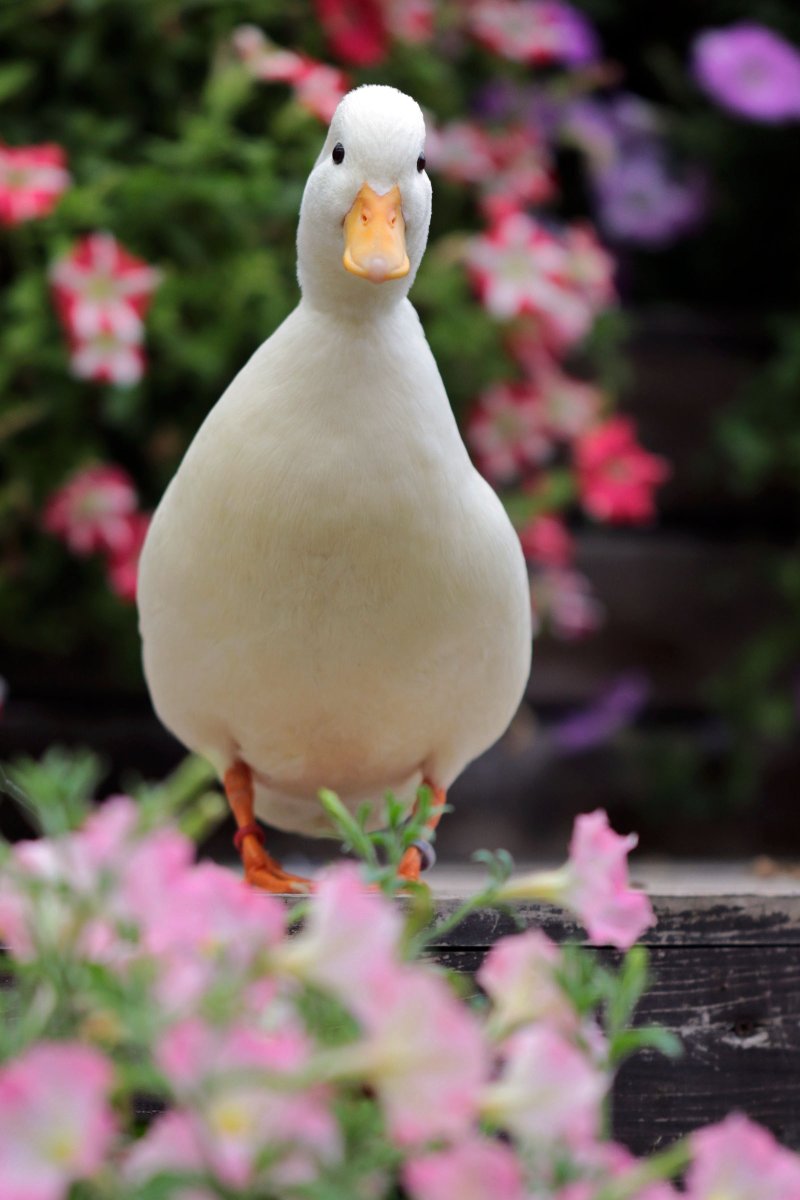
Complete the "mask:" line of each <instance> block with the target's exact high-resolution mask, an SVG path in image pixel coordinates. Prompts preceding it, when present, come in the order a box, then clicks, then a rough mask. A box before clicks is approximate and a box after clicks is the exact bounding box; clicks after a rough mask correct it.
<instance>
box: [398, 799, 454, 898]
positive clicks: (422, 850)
mask: <svg viewBox="0 0 800 1200" xmlns="http://www.w3.org/2000/svg"><path fill="white" fill-rule="evenodd" d="M424 786H425V787H429V788H430V789H431V791H432V792H433V804H434V808H433V812H432V813H431V815H430V817H429V818H428V820H427V821H426V822H425V828H426V829H429V830H430V831H431V833H432V832H433V831H434V829H435V828H436V826H437V825H438V824H439V822H440V821H441V819H442V810H443V807H444V803H445V801H446V799H447V793H446V792H445V790H444V788H437V787H434V786H433V784H431V783H428V781H427V779H426V780H425V781H424ZM416 808H417V805H416V804H415V805H414V811H415V812H416ZM435 862H436V853H435V851H434V849H433V846H432V845H431V844H430V842H428V841H425V840H423V839H420V841H418V842H415V843H414V844H413V845H411V846H409V847H408V849H407V850H406V852H405V854H404V855H403V857H402V858H401V859H400V865H399V866H398V868H397V876H398V878H399V879H405V880H407V882H409V883H419V877H420V873H421V872H422V871H427V870H428V868H429V867H432V866H433V864H434V863H435Z"/></svg>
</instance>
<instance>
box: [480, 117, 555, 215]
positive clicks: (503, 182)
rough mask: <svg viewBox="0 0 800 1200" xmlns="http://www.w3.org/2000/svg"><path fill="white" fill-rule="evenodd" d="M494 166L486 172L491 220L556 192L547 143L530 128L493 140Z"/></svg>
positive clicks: (484, 193) (485, 199)
mask: <svg viewBox="0 0 800 1200" xmlns="http://www.w3.org/2000/svg"><path fill="white" fill-rule="evenodd" d="M491 153H492V158H493V160H494V161H493V164H492V169H491V170H490V171H488V172H486V174H485V175H484V176H483V179H482V187H481V208H482V209H483V211H484V212H485V213H486V215H487V217H488V218H489V219H490V220H491V221H501V220H502V219H503V218H504V217H506V216H509V215H511V214H512V213H515V212H518V211H519V210H520V209H521V208H525V207H526V206H527V205H529V204H543V203H545V202H546V201H547V200H551V199H552V198H553V196H554V195H555V191H556V185H555V177H554V174H553V165H552V162H551V157H550V152H549V149H548V147H547V144H546V143H545V142H544V141H543V140H542V139H540V138H536V137H535V136H534V134H533V132H532V131H531V129H530V128H527V127H523V126H518V127H516V128H509V129H506V130H504V131H503V132H502V133H498V134H496V135H495V136H494V137H493V138H492V140H491Z"/></svg>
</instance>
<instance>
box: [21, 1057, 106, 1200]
mask: <svg viewBox="0 0 800 1200" xmlns="http://www.w3.org/2000/svg"><path fill="white" fill-rule="evenodd" d="M111 1082H112V1076H111V1067H110V1064H109V1063H108V1062H107V1060H106V1059H105V1058H104V1057H103V1056H102V1055H101V1054H100V1053H99V1052H98V1051H96V1050H93V1049H91V1048H89V1047H88V1046H81V1045H79V1044H78V1043H75V1042H39V1043H37V1044H36V1045H35V1046H32V1047H30V1048H29V1049H27V1050H24V1051H23V1052H22V1054H21V1055H19V1057H18V1058H15V1059H12V1061H11V1062H8V1063H6V1064H5V1065H4V1066H2V1067H0V1163H2V1194H3V1200H66V1196H67V1193H68V1191H69V1190H70V1185H71V1184H72V1183H73V1182H74V1181H75V1180H77V1179H82V1178H85V1177H86V1176H89V1175H92V1174H94V1172H95V1171H97V1170H98V1168H99V1167H100V1166H101V1165H102V1163H103V1162H104V1160H105V1156H106V1154H107V1153H108V1150H109V1148H110V1146H111V1142H112V1140H113V1138H114V1134H115V1123H114V1118H113V1116H112V1113H111V1110H110V1108H109V1105H108V1101H107V1099H106V1097H107V1095H108V1092H109V1090H110V1088H111Z"/></svg>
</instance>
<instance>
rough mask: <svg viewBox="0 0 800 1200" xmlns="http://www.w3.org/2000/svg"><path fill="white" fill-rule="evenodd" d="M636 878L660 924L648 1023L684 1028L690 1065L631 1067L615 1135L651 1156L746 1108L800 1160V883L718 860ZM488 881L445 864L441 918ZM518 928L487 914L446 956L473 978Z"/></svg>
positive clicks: (550, 915) (646, 871)
mask: <svg viewBox="0 0 800 1200" xmlns="http://www.w3.org/2000/svg"><path fill="white" fill-rule="evenodd" d="M520 869H523V868H522V867H520ZM633 874H634V878H635V879H636V881H637V882H640V883H642V884H644V885H646V886H647V889H648V892H649V893H650V896H651V899H652V901H653V906H654V908H655V911H656V915H657V917H658V924H657V925H656V926H655V927H654V928H653V929H651V930H649V931H648V932H647V933H646V934H645V936H644V937H643V939H642V941H643V943H644V944H645V945H646V946H647V947H648V949H649V951H650V963H651V971H652V984H651V987H650V989H649V991H648V994H647V996H646V997H645V999H644V1000H643V1002H642V1004H641V1005H640V1008H639V1011H638V1014H637V1019H638V1020H639V1021H641V1022H642V1023H647V1024H650V1023H653V1022H657V1023H658V1024H661V1025H664V1026H666V1027H667V1028H668V1029H670V1030H672V1031H673V1032H674V1033H675V1034H677V1035H678V1037H679V1038H680V1039H681V1041H682V1043H683V1046H684V1054H683V1056H682V1057H681V1058H680V1059H677V1060H670V1059H666V1058H664V1057H662V1056H661V1055H658V1054H655V1053H650V1052H643V1053H641V1054H639V1055H637V1056H636V1057H635V1058H634V1059H632V1060H630V1061H629V1062H628V1063H627V1064H626V1065H625V1066H624V1067H623V1069H622V1071H621V1072H620V1075H619V1078H618V1081H617V1085H616V1088H615V1095H614V1131H615V1134H616V1136H617V1137H618V1138H619V1139H620V1140H621V1141H623V1142H625V1143H626V1144H627V1145H628V1146H629V1147H630V1148H631V1149H632V1150H634V1151H635V1152H637V1153H645V1152H647V1151H650V1150H652V1149H655V1148H657V1147H660V1146H663V1145H665V1144H668V1143H669V1142H671V1141H673V1140H674V1139H675V1138H677V1137H679V1136H680V1135H682V1134H685V1133H688V1132H690V1131H691V1130H692V1129H695V1128H697V1127H698V1126H699V1125H703V1124H705V1123H707V1122H710V1121H716V1120H719V1119H721V1118H722V1117H723V1116H725V1114H726V1113H728V1112H730V1111H731V1110H732V1109H738V1110H740V1111H741V1112H744V1113H746V1114H747V1115H748V1116H750V1117H751V1118H752V1119H753V1120H756V1121H760V1122H761V1123H762V1124H764V1125H766V1126H767V1127H768V1128H769V1129H771V1130H772V1131H773V1132H774V1133H775V1135H776V1137H777V1138H778V1139H779V1141H781V1142H782V1143H783V1144H784V1145H786V1146H790V1147H792V1148H793V1149H795V1150H800V879H797V878H795V877H793V876H791V875H789V874H781V873H776V874H775V875H772V876H770V877H767V878H764V877H760V876H759V875H757V874H756V873H755V872H754V871H753V868H752V865H750V864H732V865H724V866H723V865H717V864H712V863H708V862H697V863H686V862H684V863H680V864H675V865H673V864H666V863H665V864H659V863H655V862H652V863H645V862H641V863H637V864H636V865H635V868H634V872H633ZM478 878H479V877H478V876H477V874H476V873H475V872H474V871H473V870H472V869H469V868H467V869H458V868H451V867H447V866H446V865H443V866H441V867H438V868H437V869H436V870H435V871H434V872H433V874H432V876H431V885H432V889H433V891H434V894H435V897H436V906H437V910H438V913H439V914H440V915H441V916H444V915H445V914H447V913H448V912H452V911H453V909H454V907H455V906H456V905H457V904H458V903H459V902H460V900H461V899H463V897H464V896H465V895H467V894H469V892H470V891H473V890H474V889H475V885H476V882H477V880H478ZM517 915H518V916H519V917H520V918H521V919H522V921H523V922H524V924H525V925H526V926H538V927H539V928H541V929H543V930H544V931H545V932H546V933H548V934H549V935H550V936H551V937H553V938H555V939H556V940H564V939H572V940H582V936H583V935H582V932H581V930H579V929H578V927H577V926H575V925H573V924H571V923H570V922H568V921H565V920H564V919H563V918H562V916H561V914H560V913H558V912H557V911H556V910H554V909H552V908H550V907H549V906H547V905H543V904H522V905H519V906H518V909H517ZM513 928H514V927H513V924H512V922H511V921H510V920H509V919H508V918H507V917H504V916H502V915H501V914H498V913H495V912H491V911H487V912H479V913H475V914H473V915H471V916H470V917H468V918H467V920H466V921H464V922H463V924H462V925H461V926H460V927H459V928H457V929H455V930H453V931H452V932H451V933H448V934H446V935H445V936H443V937H442V939H441V942H440V943H439V944H438V945H437V946H436V947H435V952H436V956H437V958H438V959H439V960H440V961H441V962H442V963H444V964H446V965H447V966H450V967H453V968H455V969H457V970H459V971H465V972H472V971H474V970H475V969H476V968H477V967H478V965H479V964H480V962H481V960H482V959H483V956H484V954H485V953H486V951H487V950H488V948H489V947H490V946H491V945H492V944H493V943H494V942H495V941H496V940H497V939H498V938H499V937H501V936H503V935H504V934H506V933H511V932H513ZM598 953H600V954H603V955H609V952H608V951H605V950H600V951H598Z"/></svg>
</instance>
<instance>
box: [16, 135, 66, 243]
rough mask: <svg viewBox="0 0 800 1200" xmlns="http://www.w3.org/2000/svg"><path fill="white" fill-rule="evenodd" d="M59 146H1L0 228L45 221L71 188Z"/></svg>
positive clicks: (64, 156) (64, 158)
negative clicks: (1, 226)
mask: <svg viewBox="0 0 800 1200" xmlns="http://www.w3.org/2000/svg"><path fill="white" fill-rule="evenodd" d="M66 161H67V160H66V155H65V154H64V151H63V150H62V149H61V147H60V146H54V145H51V144H44V145H41V146H6V145H4V144H3V143H2V142H0V224H2V225H20V224H21V223H22V222H23V221H31V220H33V219H34V218H35V217H46V216H47V214H48V213H49V212H51V211H52V210H53V209H54V208H55V206H56V204H57V203H58V200H59V197H60V196H61V194H62V192H64V191H66V189H67V188H68V187H69V184H70V176H69V172H68V171H67V169H66Z"/></svg>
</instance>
